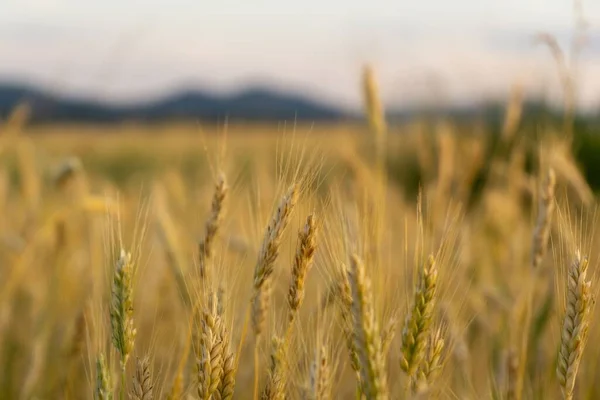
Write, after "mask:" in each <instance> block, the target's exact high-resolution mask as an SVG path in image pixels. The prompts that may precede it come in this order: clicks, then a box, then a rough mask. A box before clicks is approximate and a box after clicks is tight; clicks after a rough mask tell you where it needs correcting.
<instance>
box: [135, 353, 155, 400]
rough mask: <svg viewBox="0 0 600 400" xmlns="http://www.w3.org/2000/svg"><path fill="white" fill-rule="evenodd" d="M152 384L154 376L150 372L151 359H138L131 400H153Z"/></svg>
mask: <svg viewBox="0 0 600 400" xmlns="http://www.w3.org/2000/svg"><path fill="white" fill-rule="evenodd" d="M153 388H154V384H153V383H152V374H151V372H150V359H149V358H148V357H144V358H143V359H139V358H138V359H137V362H136V367H135V376H134V377H133V387H132V390H131V394H130V396H129V398H130V399H131V400H152V399H154V395H153V392H152V390H153Z"/></svg>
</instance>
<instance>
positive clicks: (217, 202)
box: [198, 173, 228, 279]
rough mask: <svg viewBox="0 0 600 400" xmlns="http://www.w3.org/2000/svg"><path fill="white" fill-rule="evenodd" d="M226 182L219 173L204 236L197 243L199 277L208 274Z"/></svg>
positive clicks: (221, 211)
mask: <svg viewBox="0 0 600 400" xmlns="http://www.w3.org/2000/svg"><path fill="white" fill-rule="evenodd" d="M227 192H228V187H227V182H226V181H225V175H224V174H222V173H221V174H220V175H219V179H218V180H217V184H216V186H215V192H214V194H213V198H212V203H211V208H210V216H209V217H208V220H207V221H206V225H205V232H204V238H203V239H202V241H201V242H200V244H199V245H198V259H199V260H198V261H199V264H200V265H199V274H200V278H201V279H204V278H206V275H207V274H208V263H209V262H210V260H211V259H212V249H213V242H214V240H215V238H216V237H217V234H218V233H219V227H220V226H221V221H222V219H223V208H224V205H225V200H226V198H227Z"/></svg>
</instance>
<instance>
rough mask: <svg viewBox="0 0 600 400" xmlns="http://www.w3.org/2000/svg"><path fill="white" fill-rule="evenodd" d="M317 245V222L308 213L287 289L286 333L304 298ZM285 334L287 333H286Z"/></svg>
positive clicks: (299, 237)
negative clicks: (287, 312) (308, 274)
mask: <svg viewBox="0 0 600 400" xmlns="http://www.w3.org/2000/svg"><path fill="white" fill-rule="evenodd" d="M316 247H317V224H316V218H315V216H314V215H309V216H308V218H307V219H306V224H305V225H304V227H303V228H302V229H301V230H300V232H299V233H298V248H297V249H296V256H295V257H294V265H293V267H292V282H291V283H290V288H289V291H288V305H289V308H290V309H289V314H288V333H289V330H290V329H291V326H292V324H293V322H294V320H295V318H296V316H297V315H298V310H299V309H300V306H301V305H302V301H303V300H304V282H305V280H306V274H307V273H308V271H309V269H310V268H311V266H312V263H313V259H314V255H315V249H316ZM286 336H287V335H286Z"/></svg>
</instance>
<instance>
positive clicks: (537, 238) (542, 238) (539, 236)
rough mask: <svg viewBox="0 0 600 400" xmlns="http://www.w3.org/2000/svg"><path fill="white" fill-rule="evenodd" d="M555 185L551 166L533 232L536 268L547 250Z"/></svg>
mask: <svg viewBox="0 0 600 400" xmlns="http://www.w3.org/2000/svg"><path fill="white" fill-rule="evenodd" d="M555 187H556V175H555V174H554V170H553V169H552V168H550V169H549V170H548V175H547V177H546V180H545V182H544V185H543V188H542V193H541V197H540V206H539V211H538V219H537V223H536V226H535V231H534V233H533V246H532V248H533V249H532V254H531V264H532V265H533V268H534V269H537V268H538V267H539V266H540V264H541V263H542V260H543V258H544V255H545V254H546V251H547V247H548V238H549V236H550V228H551V223H552V214H553V212H554V190H555Z"/></svg>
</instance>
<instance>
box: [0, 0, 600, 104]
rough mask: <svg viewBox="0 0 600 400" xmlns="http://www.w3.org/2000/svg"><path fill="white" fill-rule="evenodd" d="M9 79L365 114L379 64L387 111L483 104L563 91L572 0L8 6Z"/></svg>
mask: <svg viewBox="0 0 600 400" xmlns="http://www.w3.org/2000/svg"><path fill="white" fill-rule="evenodd" d="M0 3H1V5H0V80H3V81H6V80H18V81H26V82H33V83H36V84H41V85H44V86H45V87H51V88H53V89H55V90H60V91H63V92H67V93H70V94H83V95H86V96H94V97H100V98H108V99H116V100H122V101H129V100H133V99H137V98H140V97H145V96H155V95H160V94H163V93H166V92H169V91H171V90H175V89H178V88H181V87H208V88H210V89H212V90H216V91H231V90H237V89H239V88H242V87H247V86H253V85H257V84H268V85H273V86H280V87H283V88H286V89H293V90H296V91H299V92H302V93H307V94H311V95H313V96H316V97H320V98H322V99H323V100H326V101H329V102H335V103H338V104H341V105H344V106H347V107H358V106H359V105H360V91H359V78H360V68H361V66H362V65H363V64H364V63H365V62H370V63H372V64H373V65H374V66H375V68H376V70H377V72H378V76H379V80H380V82H381V91H382V93H383V96H384V98H385V100H386V102H387V103H388V104H390V105H391V104H402V103H410V102H414V101H427V100H428V99H430V98H432V97H435V98H436V99H437V100H440V99H442V101H448V102H463V101H473V100H475V101H476V100H479V99H481V98H483V97H485V96H491V95H500V94H503V93H505V92H507V91H508V90H509V89H510V86H511V85H512V84H513V83H515V82H519V83H521V84H523V85H525V86H526V87H527V89H528V90H529V91H530V92H534V91H538V92H539V91H544V92H545V93H550V94H554V95H557V93H558V83H557V79H556V76H555V75H556V74H555V69H554V65H553V64H552V59H551V57H550V56H549V53H548V51H547V50H546V49H544V48H542V47H540V46H536V45H534V42H533V37H534V35H535V34H537V33H539V32H548V33H552V34H554V35H556V36H557V37H558V38H559V40H560V42H561V44H562V45H563V46H568V44H569V39H570V37H571V35H572V28H573V21H574V18H573V3H572V1H570V0H452V1H447V0H421V1H414V0H411V1H408V0H369V1H357V0H302V1H297V0H296V1H288V0H254V1H247V0H246V1H242V0H237V1H233V0H215V1H211V2H208V1H204V2H202V1H198V0H189V1H184V0H145V1H126V0H102V1H94V2H93V1H92V0H56V1H50V0H46V1H44V0H2V1H1V2H0ZM583 7H584V11H585V17H586V19H587V21H588V23H589V42H588V47H587V48H586V50H585V52H584V54H583V56H582V60H581V62H580V79H581V81H582V82H584V83H585V85H581V93H580V99H581V104H582V105H584V106H587V107H590V106H598V105H600V29H599V28H600V1H597V0H587V1H586V0H584V1H583Z"/></svg>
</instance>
